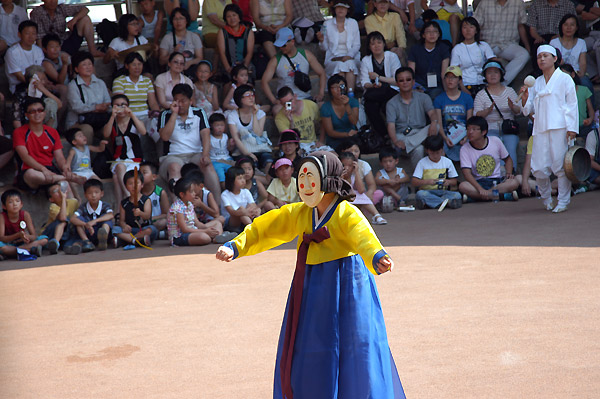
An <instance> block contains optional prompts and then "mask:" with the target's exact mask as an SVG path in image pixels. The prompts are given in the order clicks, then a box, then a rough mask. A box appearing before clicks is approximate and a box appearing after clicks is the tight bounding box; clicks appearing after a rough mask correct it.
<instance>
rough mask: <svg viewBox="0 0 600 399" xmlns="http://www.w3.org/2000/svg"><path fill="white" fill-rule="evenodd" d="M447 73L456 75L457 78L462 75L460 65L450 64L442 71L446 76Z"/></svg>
mask: <svg viewBox="0 0 600 399" xmlns="http://www.w3.org/2000/svg"><path fill="white" fill-rule="evenodd" d="M449 73H451V74H452V75H454V76H456V77H457V78H460V77H462V71H461V70H460V67H459V66H458V65H450V66H449V67H448V68H446V72H444V76H446V75H447V74H449Z"/></svg>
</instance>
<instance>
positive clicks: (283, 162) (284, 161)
mask: <svg viewBox="0 0 600 399" xmlns="http://www.w3.org/2000/svg"><path fill="white" fill-rule="evenodd" d="M284 165H289V166H292V161H290V160H289V159H288V158H285V157H283V158H279V159H278V160H277V161H275V165H274V166H273V168H274V169H275V170H277V169H279V167H280V166H284Z"/></svg>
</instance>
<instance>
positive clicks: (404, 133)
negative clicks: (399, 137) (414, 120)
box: [402, 126, 412, 136]
mask: <svg viewBox="0 0 600 399" xmlns="http://www.w3.org/2000/svg"><path fill="white" fill-rule="evenodd" d="M411 131H412V127H410V126H408V127H407V128H406V129H404V130H403V131H402V134H403V135H405V136H406V135H407V134H409V133H410V132H411Z"/></svg>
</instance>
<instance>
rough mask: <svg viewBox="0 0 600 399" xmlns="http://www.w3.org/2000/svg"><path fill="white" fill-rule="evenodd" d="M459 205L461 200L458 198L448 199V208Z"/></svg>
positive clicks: (458, 206) (455, 207) (460, 205)
mask: <svg viewBox="0 0 600 399" xmlns="http://www.w3.org/2000/svg"><path fill="white" fill-rule="evenodd" d="M461 207H462V201H461V200H460V199H458V198H457V199H453V200H450V202H449V203H448V208H450V209H458V208H461Z"/></svg>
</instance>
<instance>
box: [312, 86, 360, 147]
mask: <svg viewBox="0 0 600 399" xmlns="http://www.w3.org/2000/svg"><path fill="white" fill-rule="evenodd" d="M349 104H350V108H358V100H357V99H356V98H354V97H350V102H349ZM321 118H331V124H332V125H333V130H335V131H336V132H344V133H346V132H349V131H350V130H352V129H356V126H355V125H353V124H352V123H350V118H349V117H348V113H347V112H344V115H343V116H342V118H341V119H340V118H339V117H338V116H337V115H336V113H335V111H334V110H333V106H332V105H331V101H327V102H325V103H323V105H322V106H321ZM340 141H341V139H337V138H334V137H329V136H327V138H326V142H327V143H326V144H327V145H328V146H330V147H333V148H335V146H336V145H337V144H339V142H340Z"/></svg>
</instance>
